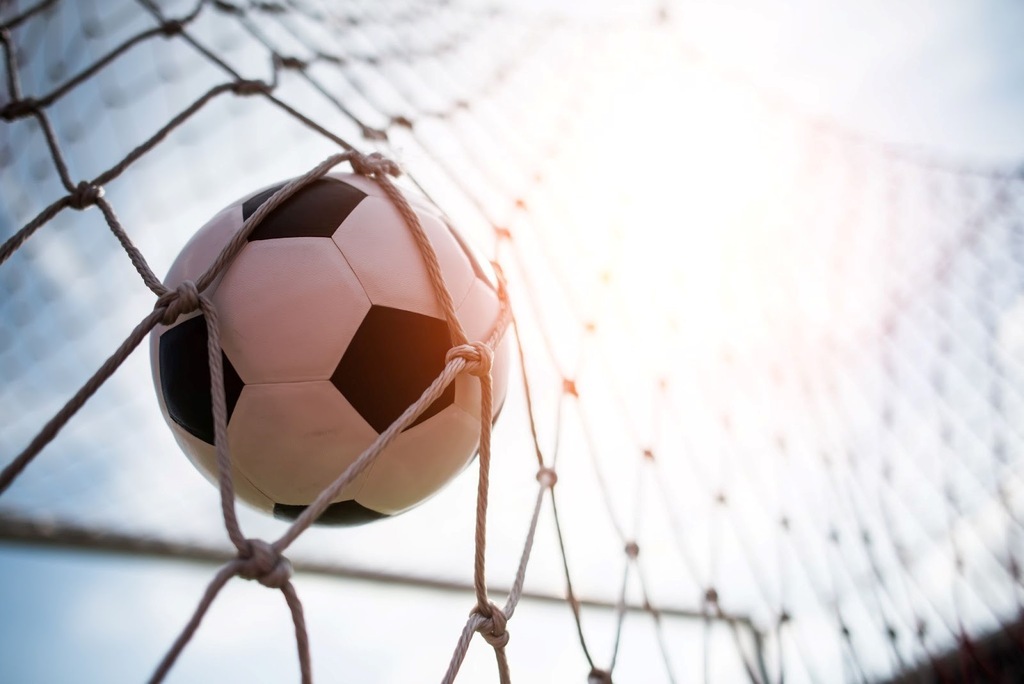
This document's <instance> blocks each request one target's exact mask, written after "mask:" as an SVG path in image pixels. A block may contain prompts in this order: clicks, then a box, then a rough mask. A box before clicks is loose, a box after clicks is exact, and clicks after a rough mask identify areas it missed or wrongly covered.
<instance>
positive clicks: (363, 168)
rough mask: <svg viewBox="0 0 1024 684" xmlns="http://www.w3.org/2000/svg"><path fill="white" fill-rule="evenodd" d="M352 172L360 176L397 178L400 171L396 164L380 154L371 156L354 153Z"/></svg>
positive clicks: (375, 153) (374, 153)
mask: <svg viewBox="0 0 1024 684" xmlns="http://www.w3.org/2000/svg"><path fill="white" fill-rule="evenodd" d="M351 163H352V170H353V171H355V172H356V173H358V174H359V175H360V176H385V175H388V176H394V177H395V178H398V176H400V175H401V174H402V170H401V169H400V168H398V164H396V163H395V162H393V161H391V160H390V159H388V158H387V157H385V156H384V155H383V154H381V153H380V152H373V153H372V154H359V153H358V152H357V153H354V154H353V155H352V159H351Z"/></svg>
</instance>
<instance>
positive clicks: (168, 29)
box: [160, 19, 185, 36]
mask: <svg viewBox="0 0 1024 684" xmlns="http://www.w3.org/2000/svg"><path fill="white" fill-rule="evenodd" d="M160 30H161V31H163V33H164V35H165V36H176V35H178V34H179V33H181V32H182V31H184V30H185V24H184V23H182V21H181V20H180V19H168V20H167V21H165V22H164V23H163V24H162V25H161V26H160Z"/></svg>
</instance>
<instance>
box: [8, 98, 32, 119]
mask: <svg viewBox="0 0 1024 684" xmlns="http://www.w3.org/2000/svg"><path fill="white" fill-rule="evenodd" d="M38 108H39V103H38V102H36V100H34V99H33V98H31V97H24V98H22V99H20V100H11V101H10V102H8V103H7V104H5V105H4V106H3V107H0V119H3V120H4V121H14V120H15V119H20V118H22V117H24V116H28V115H29V114H33V113H35V112H36V111H37V110H38Z"/></svg>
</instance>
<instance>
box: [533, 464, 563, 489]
mask: <svg viewBox="0 0 1024 684" xmlns="http://www.w3.org/2000/svg"><path fill="white" fill-rule="evenodd" d="M537 482H540V484H541V486H542V487H545V488H547V489H550V488H552V487H554V486H555V484H556V483H557V482H558V473H556V472H555V469H554V468H547V467H544V468H541V469H540V470H538V471H537Z"/></svg>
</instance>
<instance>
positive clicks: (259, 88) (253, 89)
mask: <svg viewBox="0 0 1024 684" xmlns="http://www.w3.org/2000/svg"><path fill="white" fill-rule="evenodd" d="M231 90H232V91H233V92H234V93H235V94H236V95H260V94H262V93H269V92H270V86H269V85H267V84H266V83H264V82H263V81H258V80H252V81H235V82H234V83H232V84H231Z"/></svg>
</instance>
